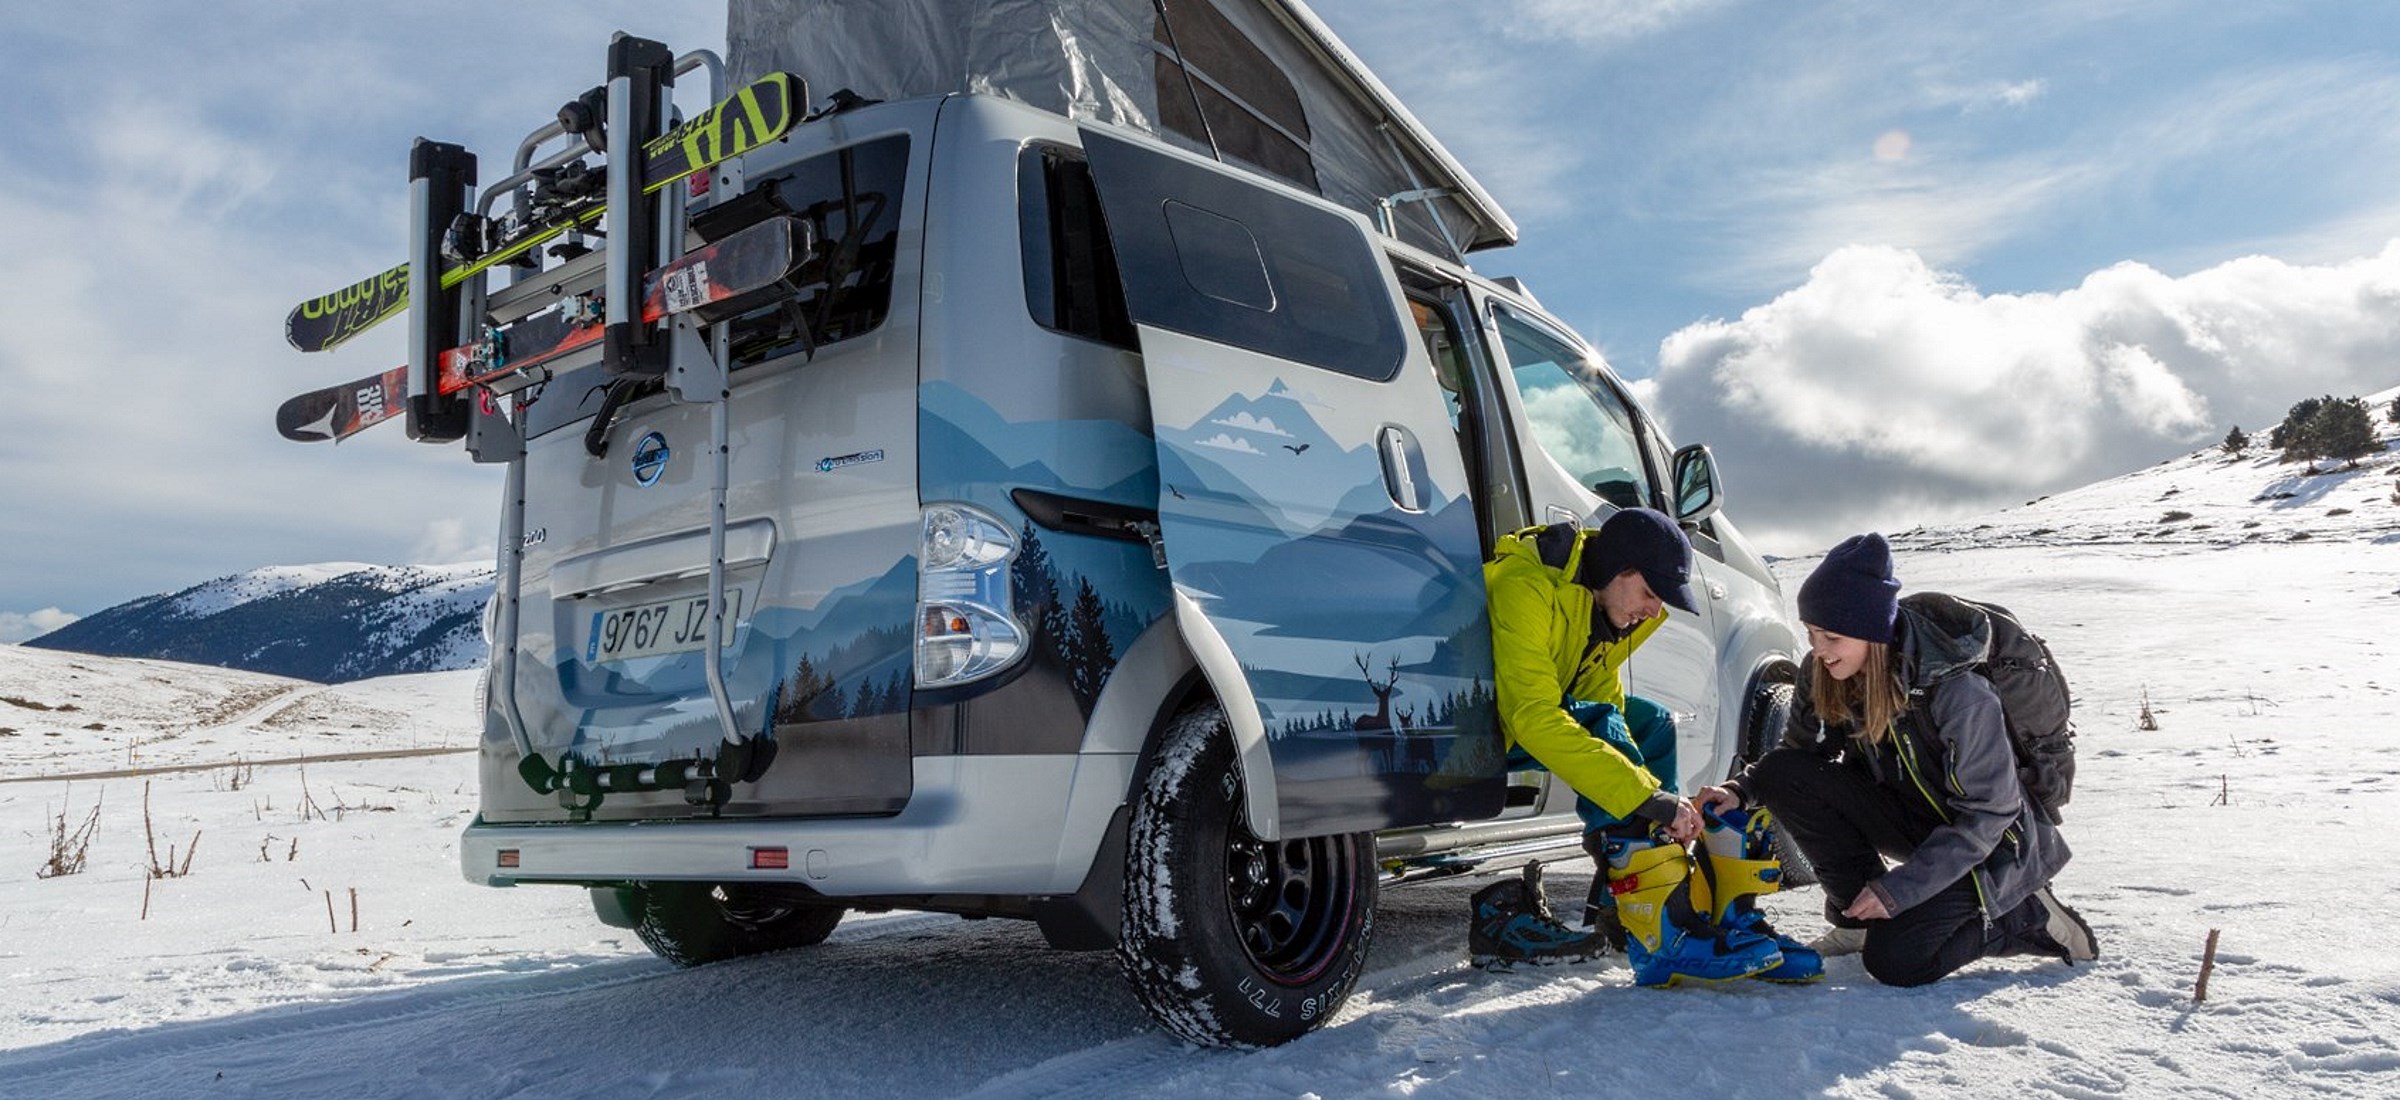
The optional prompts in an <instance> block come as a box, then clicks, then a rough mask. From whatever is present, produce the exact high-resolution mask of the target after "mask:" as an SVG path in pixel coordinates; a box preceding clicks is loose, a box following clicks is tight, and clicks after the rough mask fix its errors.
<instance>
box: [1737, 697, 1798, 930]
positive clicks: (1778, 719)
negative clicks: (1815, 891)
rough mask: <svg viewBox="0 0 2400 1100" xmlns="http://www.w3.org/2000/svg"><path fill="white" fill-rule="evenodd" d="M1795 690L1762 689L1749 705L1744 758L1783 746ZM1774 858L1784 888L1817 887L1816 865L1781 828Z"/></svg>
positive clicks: (1790, 835)
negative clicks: (1780, 864)
mask: <svg viewBox="0 0 2400 1100" xmlns="http://www.w3.org/2000/svg"><path fill="white" fill-rule="evenodd" d="M1795 690H1796V689H1795V688H1793V687H1792V685H1790V684H1768V685H1767V686H1765V687H1764V688H1761V689H1759V693H1758V697H1757V698H1756V699H1755V700H1753V701H1752V702H1751V705H1750V728H1749V730H1748V732H1746V733H1745V734H1744V735H1743V737H1742V741H1743V745H1742V758H1743V759H1745V760H1750V761H1756V760H1757V759H1758V758H1759V757H1762V756H1765V755H1766V754H1767V752H1768V751H1769V750H1771V749H1773V748H1774V747H1775V746H1777V745H1780V744H1782V743H1783V730H1784V727H1786V726H1788V725H1790V724H1791V720H1792V696H1793V693H1794V691H1795ZM1775 858H1776V860H1777V861H1779V862H1781V863H1782V864H1783V884H1784V885H1785V886H1814V885H1816V884H1817V867H1816V865H1815V864H1813V863H1810V862H1809V861H1808V854H1807V853H1805V852H1802V851H1801V850H1800V846H1799V845H1798V844H1795V843H1793V842H1792V834H1790V833H1789V832H1786V831H1784V830H1783V829H1780V828H1778V829H1776V830H1775Z"/></svg>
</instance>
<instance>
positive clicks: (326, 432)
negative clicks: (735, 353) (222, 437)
mask: <svg viewBox="0 0 2400 1100" xmlns="http://www.w3.org/2000/svg"><path fill="white" fill-rule="evenodd" d="M812 237H813V235H812V234H811V232H810V230H809V228H808V227H807V225H806V223H803V222H799V221H796V220H794V219H792V218H788V217H784V218H773V219H769V220H767V221H764V222H760V223H759V224H757V225H753V226H750V227H748V228H746V229H743V230H741V231H739V232H737V233H735V234H733V235H732V236H730V237H727V238H725V239H724V240H721V241H718V242H716V243H715V244H711V245H708V246H706V247H704V248H701V249H699V250H697V251H695V252H692V253H690V254H688V255H686V256H684V257H682V258H681V259H678V260H676V261H675V262H673V263H670V264H667V265H666V266H664V267H661V268H659V269H658V270H656V271H653V272H651V273H650V274H649V276H648V277H647V278H646V279H645V280H644V281H643V290H644V292H643V295H642V321H643V323H645V324H648V323H655V322H657V321H661V320H664V319H666V318H668V317H672V316H675V315H676V314H679V313H690V312H693V311H695V310H708V309H709V308H710V307H721V308H725V309H728V310H732V311H738V310H740V309H743V308H747V306H746V305H745V304H744V302H745V301H746V300H750V299H753V298H754V297H755V296H757V295H760V294H761V293H762V292H764V291H768V290H770V289H772V288H773V287H775V286H776V284H778V283H780V282H782V281H783V279H784V277H785V276H787V275H790V274H791V273H792V270H793V268H794V267H795V266H797V265H798V263H799V261H800V260H801V258H802V257H803V256H804V255H805V254H806V253H807V252H808V251H809V250H810V247H811V245H810V241H811V239H812ZM602 316H603V312H602V310H601V309H600V308H599V301H598V299H596V298H592V297H589V296H579V297H576V298H570V299H568V300H566V301H564V302H561V303H559V306H558V308H557V309H554V310H551V311H550V312H547V313H541V314H536V315H535V316H532V317H528V318H525V319H524V320H522V321H518V322H517V323H515V324H513V325H510V326H508V327H507V328H504V329H501V330H499V331H498V332H496V333H494V334H493V335H492V336H491V337H490V338H487V339H483V340H478V341H476V342H474V343H472V344H467V345H464V346H461V347H455V348H451V349H450V350H448V351H445V352H443V353H442V354H441V360H440V366H439V370H438V373H437V377H438V378H439V380H440V389H441V392H442V394H444V395H445V396H447V395H449V394H454V393H459V392H461V391H464V390H467V389H470V388H473V387H478V386H480V387H482V388H484V389H485V390H487V391H489V392H492V393H495V394H505V393H513V392H515V391H517V390H520V389H524V388H525V387H527V386H531V385H534V384H535V383H538V382H542V381H545V380H547V379H548V378H549V377H550V370H549V368H548V366H547V365H546V364H548V363H551V362H553V361H556V360H557V359H558V358H560V357H561V356H564V355H566V354H567V353H569V352H572V351H575V350H576V349H578V348H586V347H590V346H592V345H594V344H597V343H599V342H600V339H601V335H602V333H603V332H604V331H605V330H606V329H607V325H606V323H605V322H604V321H603V320H602ZM703 316H706V314H705V313H704V314H703ZM407 394H408V368H406V367H394V368H392V369H391V370H388V371H385V372H383V373H381V374H378V375H374V376H371V377H368V378H362V379H359V380H358V381H356V382H351V383H347V384H345V385H340V386H331V387H328V388H326V389H321V390H313V391H310V392H308V393H304V394H301V395H299V396H297V397H294V398H292V399H291V400H289V401H286V402H284V403H283V407H282V408H280V409H278V410H276V413H275V427H276V430H277V431H279V432H281V433H283V437H284V438H285V439H289V440H293V441H295V442H300V443H314V442H319V441H322V440H332V441H334V442H337V443H338V442H340V441H342V440H344V439H348V438H349V437H351V436H353V435H356V434H358V433H359V432H362V431H365V430H367V429H368V428H371V427H374V426H375V425H377V424H380V423H382V422H384V421H386V420H390V419H392V418H394V417H396V416H399V415H400V414H401V413H403V412H406V411H407V408H408V400H407Z"/></svg>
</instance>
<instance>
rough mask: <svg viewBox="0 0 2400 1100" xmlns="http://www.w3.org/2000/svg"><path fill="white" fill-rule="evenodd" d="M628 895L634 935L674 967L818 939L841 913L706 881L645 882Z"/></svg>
mask: <svg viewBox="0 0 2400 1100" xmlns="http://www.w3.org/2000/svg"><path fill="white" fill-rule="evenodd" d="M629 894H630V896H629V897H628V898H627V899H626V900H627V903H628V904H627V908H628V909H630V910H631V913H630V915H631V916H632V917H633V918H634V925H633V932H634V934H635V935H637V936H640V937H641V938H642V942H643V943H644V944H647V945H648V946H649V948H650V950H651V952H652V953H653V954H656V955H657V956H658V957H659V958H662V959H665V960H667V961H668V962H671V963H674V964H675V965H677V966H699V965H701V964H703V963H712V962H718V961H721V960H724V959H731V958H738V957H740V956H743V955H759V954H764V953H766V952H769V951H781V950H783V949H785V948H787V947H807V946H809V945H810V944H816V943H823V942H824V941H825V937H827V936H830V935H832V934H833V926H834V925H837V924H840V923H841V922H842V913H843V910H842V908H841V907H840V906H826V905H801V904H795V903H793V902H791V901H788V900H784V899H778V898H775V897H772V896H769V895H767V894H764V893H761V892H758V891H755V890H748V889H744V888H742V887H739V886H720V885H717V884H714V883H707V882H651V883H644V884H643V885H642V886H640V887H639V888H637V889H634V890H632V891H629Z"/></svg>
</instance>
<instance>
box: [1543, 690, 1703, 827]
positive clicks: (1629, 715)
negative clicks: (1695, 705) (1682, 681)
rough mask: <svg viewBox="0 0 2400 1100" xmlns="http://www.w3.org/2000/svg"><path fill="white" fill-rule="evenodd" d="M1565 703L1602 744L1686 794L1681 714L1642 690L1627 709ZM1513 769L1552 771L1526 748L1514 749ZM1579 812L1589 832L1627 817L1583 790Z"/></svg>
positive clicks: (1667, 786)
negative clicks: (1679, 784)
mask: <svg viewBox="0 0 2400 1100" xmlns="http://www.w3.org/2000/svg"><path fill="white" fill-rule="evenodd" d="M1559 705H1560V706H1561V707H1564V708H1566V712H1567V715H1568V716H1569V717H1571V718H1573V719H1575V721H1577V722H1578V723H1581V724H1582V726H1583V728H1584V729H1586V730H1589V731H1590V732H1591V735H1592V736H1594V737H1597V738H1599V739H1600V743H1601V744H1604V745H1607V746H1608V747H1609V748H1612V749H1615V750H1617V752H1618V753H1619V754H1621V755H1623V756H1624V757H1625V759H1627V760H1631V761H1633V762H1634V764H1636V765H1637V766H1639V767H1640V768H1641V769H1642V770H1643V771H1646V772H1649V773H1650V774H1651V775H1652V776H1653V777H1655V778H1656V779H1657V780H1658V785H1659V786H1660V787H1661V788H1662V789H1664V790H1666V791H1669V792H1673V793H1680V792H1676V789H1675V718H1674V716H1672V715H1670V714H1668V713H1667V708H1665V707H1662V706H1659V705H1658V704H1656V703H1653V702H1651V701H1650V700H1648V699H1644V698H1642V697H1641V696H1639V695H1627V696H1626V697H1625V709H1624V711H1623V712H1622V713H1620V712H1619V711H1618V710H1617V708H1615V707H1613V706H1610V705H1609V704H1607V703H1593V702H1587V701H1585V700H1582V699H1574V698H1569V699H1566V700H1563V701H1561V702H1560V703H1559ZM1508 768H1509V770H1510V771H1523V770H1525V769H1527V768H1531V769H1533V770H1535V771H1548V770H1550V769H1548V768H1545V767H1542V762H1541V761H1539V760H1535V759H1534V758H1533V755H1532V754H1531V753H1528V752H1526V751H1525V750H1524V749H1520V748H1511V749H1509V750H1508ZM1575 816H1576V817H1579V818H1582V819H1583V831H1584V832H1587V833H1588V832H1591V831H1593V830H1595V829H1604V828H1607V827H1608V826H1611V825H1616V824H1619V823H1621V822H1623V821H1624V820H1625V819H1624V818H1621V817H1618V816H1616V815H1615V814H1612V813H1609V812H1608V811H1606V810H1603V809H1601V808H1600V804H1599V803H1597V802H1594V801H1592V800H1591V799H1588V798H1585V797H1583V795H1582V794H1581V793H1578V794H1576V796H1575Z"/></svg>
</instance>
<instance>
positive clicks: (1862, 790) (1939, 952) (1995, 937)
mask: <svg viewBox="0 0 2400 1100" xmlns="http://www.w3.org/2000/svg"><path fill="white" fill-rule="evenodd" d="M1742 785H1743V786H1744V787H1745V788H1746V789H1747V790H1748V791H1749V794H1750V799H1751V801H1753V802H1755V803H1757V804H1759V805H1762V806H1765V807H1766V808H1767V810H1768V812H1770V813H1773V814H1774V815H1775V823H1776V825H1777V826H1778V827H1779V828H1781V829H1783V830H1784V832H1785V833H1786V834H1787V835H1789V836H1790V837H1791V838H1792V841H1793V842H1794V843H1796V844H1798V845H1799V846H1800V851H1801V852H1802V853H1803V854H1805V855H1806V856H1808V859H1809V862H1810V863H1812V864H1815V865H1816V869H1817V881H1818V882H1819V883H1821V884H1822V885H1823V886H1824V888H1825V919H1827V920H1829V921H1831V922H1833V923H1834V924H1836V925H1839V926H1842V927H1847V928H1857V927H1862V926H1863V927H1865V928H1866V930H1867V942H1866V947H1865V948H1864V950H1863V951H1862V953H1861V955H1860V959H1861V961H1862V962H1864V963H1865V965H1866V968H1867V973H1868V974H1869V975H1871V976H1873V977H1874V979H1875V980H1876V981H1879V982H1882V983H1883V984H1885V985H1897V986H1910V985H1924V984H1925V983H1927V982H1930V981H1933V980H1935V979H1938V978H1940V977H1942V976H1943V975H1946V974H1948V973H1950V972H1951V971H1954V970H1957V969H1958V968H1959V967H1962V966H1965V965H1966V964H1968V963H1971V962H1974V961H1975V960H1977V959H1980V958H1983V957H1985V956H1987V955H2013V954H2017V953H2019V952H2020V951H2023V950H2030V949H2031V945H2030V944H2025V943H2022V942H2021V937H2020V936H2018V935H2016V934H2014V933H2016V932H2017V931H2018V929H2017V928H2016V926H2018V925H2022V924H2024V923H2025V922H2026V920H2027V919H2032V920H2034V921H2036V922H2038V921H2039V919H2040V912H2039V910H2040V903H2039V902H2037V901H2035V900H2034V899H2032V898H2027V899H2026V904H2025V905H2021V906H2019V907H2018V909H2019V910H2023V912H2012V913H2010V914H2008V917H2007V918H2006V919H2004V920H2002V921H2001V922H1999V925H1996V926H1987V925H1986V924H1985V922H1984V919H1983V902H1982V898H1981V897H1980V896H1978V894H1977V892H1976V889H1975V881H1974V876H1973V875H1967V876H1964V877H1962V878H1960V879H1959V880H1958V881H1957V882H1953V883H1951V884H1950V885H1949V886H1947V887H1944V888H1943V889H1942V891H1941V892H1940V893H1937V894H1935V895H1934V896H1932V897H1930V898H1927V899H1925V900H1924V901H1922V902H1919V903H1917V904H1916V905H1913V906H1910V907H1909V908H1907V909H1904V910H1902V911H1900V912H1898V913H1894V914H1892V916H1891V917H1889V918H1887V919H1885V920H1879V921H1860V920H1856V919H1854V918H1851V917H1846V916H1843V915H1842V910H1844V909H1847V908H1849V907H1850V903H1851V901H1852V900H1853V899H1855V898H1857V897H1858V894H1859V891H1860V890H1862V889H1864V888H1865V887H1866V884H1867V883H1869V882H1872V881H1874V880H1876V879H1878V878H1881V877H1883V872H1884V869H1885V864H1884V859H1885V858H1886V857H1889V858H1890V859H1892V860H1893V861H1895V862H1906V861H1907V860H1908V859H1909V857H1910V856H1912V855H1914V854H1915V853H1916V850H1917V846H1918V845H1919V844H1922V843H1924V842H1925V838H1926V837H1927V836H1928V835H1930V834H1931V833H1932V832H1933V830H1934V829H1936V828H1939V827H1940V826H1941V825H1942V819H1941V818H1940V817H1938V816H1936V815H1935V813H1934V810H1933V808H1932V807H1931V806H1928V805H1926V804H1925V803H1924V801H1923V799H1922V798H1911V797H1909V796H1905V795H1903V794H1902V793H1901V792H1899V791H1896V790H1893V789H1892V788H1890V787H1886V786H1884V785H1883V784H1881V783H1877V782H1875V780H1874V779H1873V778H1872V777H1870V776H1868V775H1867V774H1866V773H1865V772H1864V771H1861V770H1860V769H1857V768H1853V767H1850V766H1848V765H1845V764H1839V763H1835V762H1833V761H1831V760H1826V759H1824V758H1822V757H1819V756H1817V755H1816V754H1814V753H1811V752H1807V751H1805V750H1802V749H1795V748H1789V747H1785V748H1778V749H1775V750H1773V751H1771V752H1769V753H1767V754H1766V755H1765V756H1764V757H1761V758H1760V759H1759V761H1758V763H1756V764H1754V765H1752V766H1751V768H1750V773H1749V775H1748V776H1746V777H1745V778H1744V779H1743V780H1742ZM2036 926H2038V923H2037V925H2036Z"/></svg>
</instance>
